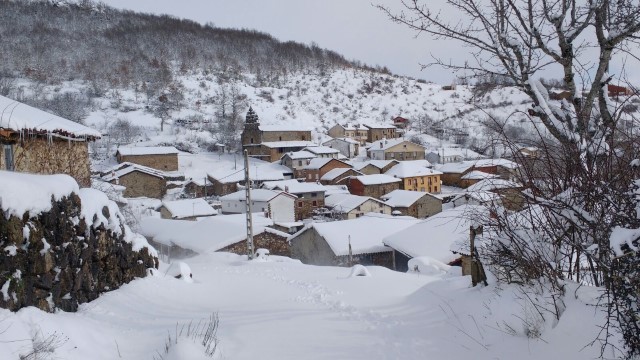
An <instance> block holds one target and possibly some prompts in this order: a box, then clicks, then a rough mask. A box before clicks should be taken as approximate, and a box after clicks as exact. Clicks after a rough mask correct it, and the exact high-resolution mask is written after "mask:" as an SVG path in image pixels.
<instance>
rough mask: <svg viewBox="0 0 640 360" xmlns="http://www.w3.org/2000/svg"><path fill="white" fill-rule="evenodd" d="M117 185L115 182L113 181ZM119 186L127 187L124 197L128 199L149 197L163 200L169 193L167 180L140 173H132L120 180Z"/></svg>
mask: <svg viewBox="0 0 640 360" xmlns="http://www.w3.org/2000/svg"><path fill="white" fill-rule="evenodd" d="M111 182H112V183H114V184H115V183H116V181H115V180H113V181H111ZM117 183H118V185H122V186H125V187H126V188H127V189H126V190H125V191H124V196H125V197H128V198H134V197H142V196H145V197H149V198H154V199H162V197H163V196H164V194H165V193H166V192H167V180H165V179H163V178H159V177H157V176H153V175H149V174H147V173H143V172H140V171H132V172H130V173H128V174H125V175H122V176H121V177H120V178H119V179H118V182H117Z"/></svg>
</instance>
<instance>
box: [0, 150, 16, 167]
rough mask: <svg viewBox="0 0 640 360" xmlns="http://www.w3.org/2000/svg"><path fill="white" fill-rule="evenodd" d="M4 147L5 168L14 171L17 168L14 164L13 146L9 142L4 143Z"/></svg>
mask: <svg viewBox="0 0 640 360" xmlns="http://www.w3.org/2000/svg"><path fill="white" fill-rule="evenodd" d="M2 148H3V150H4V164H5V165H4V167H5V170H8V171H13V170H15V168H14V166H13V146H11V145H9V144H4V145H2Z"/></svg>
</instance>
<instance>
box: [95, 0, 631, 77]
mask: <svg viewBox="0 0 640 360" xmlns="http://www.w3.org/2000/svg"><path fill="white" fill-rule="evenodd" d="M428 1H429V2H430V3H437V2H438V1H439V0H428ZM440 1H441V0H440ZM103 2H105V3H106V4H109V5H111V6H114V7H117V8H122V9H130V10H135V11H142V12H147V13H155V14H170V15H174V16H176V17H179V18H187V19H192V20H195V21H197V22H200V23H202V24H206V23H209V22H211V23H213V24H214V25H215V26H218V27H223V28H247V29H255V30H258V31H262V32H265V33H268V34H271V35H272V36H274V37H276V38H278V39H279V40H282V41H289V40H293V41H297V42H301V43H305V44H311V42H315V43H317V44H318V45H319V46H320V47H322V48H326V49H329V50H334V51H336V52H338V53H340V54H342V55H344V56H345V57H346V58H347V59H350V60H360V61H362V62H364V63H366V64H368V65H380V66H387V67H388V68H389V69H390V70H391V71H392V72H393V73H395V74H399V75H408V76H412V77H415V78H421V79H425V80H430V81H434V82H437V83H441V84H446V83H450V82H451V81H452V80H453V79H454V78H455V76H454V74H452V73H451V72H450V71H448V70H445V69H442V68H438V67H429V68H427V69H425V70H422V71H421V69H420V63H423V64H424V63H428V62H430V61H431V59H432V57H431V56H432V55H433V56H436V57H439V58H441V59H442V60H444V61H446V62H449V61H452V62H456V61H458V62H459V61H460V59H464V58H466V57H467V56H468V55H467V51H466V49H464V48H462V47H461V46H459V45H457V44H455V43H452V42H450V41H449V42H447V41H444V40H440V41H435V40H432V39H430V38H428V37H427V36H424V35H423V36H420V37H418V38H416V36H415V35H416V33H415V32H413V31H410V30H409V29H407V28H405V27H403V26H402V25H399V24H395V23H392V22H391V21H390V20H389V19H388V18H387V17H386V15H384V14H383V13H382V12H381V11H380V10H378V9H377V8H375V7H374V6H373V5H372V3H374V4H377V3H383V4H385V5H388V6H394V7H397V6H398V5H399V0H103ZM596 58H597V55H596ZM619 63H620V62H619V61H618V64H619ZM634 64H635V65H637V62H634ZM616 65H617V64H614V65H613V66H612V69H611V71H612V73H613V74H616V72H620V66H616ZM636 68H637V66H629V64H627V67H626V69H627V71H628V72H630V74H628V75H629V76H630V78H631V79H632V80H633V81H634V82H638V80H640V70H637V69H636ZM543 75H544V76H545V77H560V73H559V72H557V73H555V74H554V73H551V72H547V73H545V74H543ZM616 75H620V74H616Z"/></svg>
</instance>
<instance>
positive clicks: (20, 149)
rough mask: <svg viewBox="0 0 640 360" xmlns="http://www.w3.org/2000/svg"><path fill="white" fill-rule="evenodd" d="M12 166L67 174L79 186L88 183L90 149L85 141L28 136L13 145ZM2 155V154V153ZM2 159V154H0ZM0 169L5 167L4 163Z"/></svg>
mask: <svg viewBox="0 0 640 360" xmlns="http://www.w3.org/2000/svg"><path fill="white" fill-rule="evenodd" d="M12 147H13V153H14V170H15V171H19V172H28V173H34V174H67V175H70V176H71V177H73V178H74V179H76V181H77V182H78V184H80V186H90V185H91V179H90V177H91V171H90V169H89V151H88V145H87V142H85V141H67V140H61V139H58V138H53V139H52V140H51V141H47V139H45V138H42V137H27V138H26V139H24V141H19V142H17V143H16V144H13V145H12ZM3 155H4V154H3ZM2 158H3V160H2V161H4V156H2ZM0 168H1V169H6V164H3V166H2V167H0Z"/></svg>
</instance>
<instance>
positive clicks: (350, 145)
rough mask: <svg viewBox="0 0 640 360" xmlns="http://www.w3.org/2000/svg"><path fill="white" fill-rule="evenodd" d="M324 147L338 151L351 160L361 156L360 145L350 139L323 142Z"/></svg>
mask: <svg viewBox="0 0 640 360" xmlns="http://www.w3.org/2000/svg"><path fill="white" fill-rule="evenodd" d="M322 145H324V146H328V147H330V148H333V149H336V150H338V151H339V152H340V153H341V154H342V155H344V156H346V157H347V158H349V159H350V158H354V157H356V156H358V154H360V143H359V142H358V141H356V140H354V139H352V138H348V137H339V138H334V139H331V140H328V141H325V142H323V143H322Z"/></svg>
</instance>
